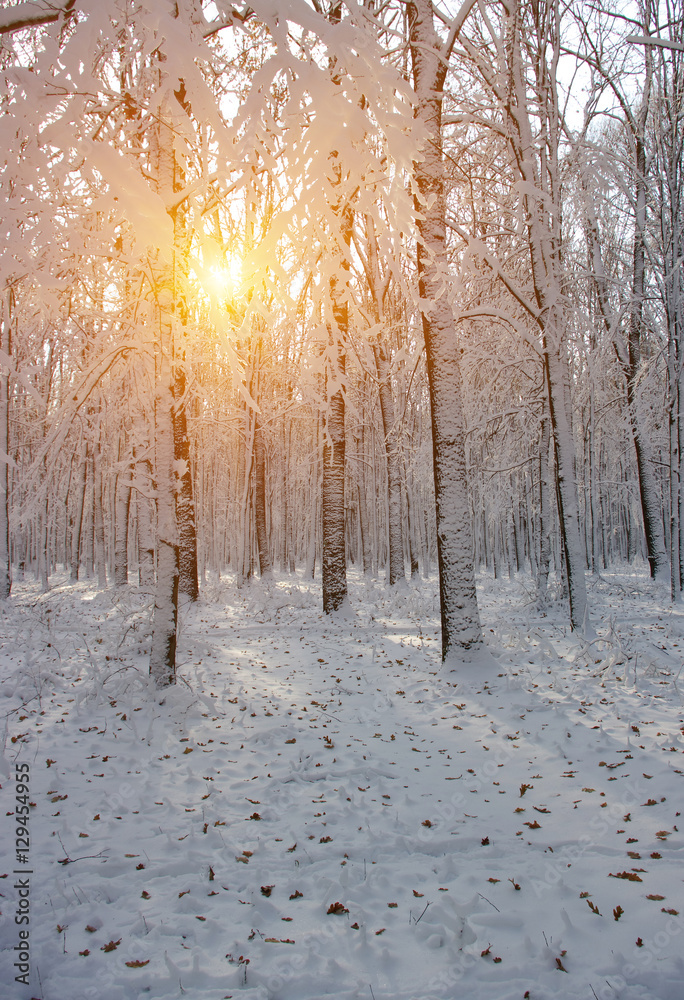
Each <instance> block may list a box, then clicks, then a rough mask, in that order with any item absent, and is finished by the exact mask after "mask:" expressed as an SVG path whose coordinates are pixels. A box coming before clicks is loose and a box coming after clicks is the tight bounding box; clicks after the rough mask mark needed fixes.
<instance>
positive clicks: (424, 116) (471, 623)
mask: <svg viewBox="0 0 684 1000" xmlns="http://www.w3.org/2000/svg"><path fill="white" fill-rule="evenodd" d="M408 10H409V37H410V46H411V59H412V64H413V86H414V90H415V94H416V111H415V114H416V117H417V118H418V119H419V120H420V122H421V124H422V126H423V128H424V129H425V131H426V133H427V140H426V142H425V145H424V149H423V159H421V160H420V161H419V162H418V163H416V164H415V183H416V187H417V195H416V210H417V212H418V213H419V214H418V221H417V225H418V231H419V241H418V281H419V292H420V302H421V315H422V323H423V336H424V338H425V351H426V357H427V374H428V385H429V391H430V403H431V408H432V454H433V468H434V480H435V514H436V520H437V559H438V563H439V594H440V608H441V618H442V659H443V660H444V659H446V658H447V656H448V655H449V653H450V652H452V651H454V652H457V651H459V650H467V649H470V648H473V647H478V646H479V645H480V644H481V643H482V632H481V628H480V618H479V611H478V606H477V595H476V591H475V573H474V569H473V541H472V529H471V519H470V509H469V504H468V490H467V480H466V464H465V423H464V418H463V407H462V401H461V372H460V367H459V353H458V346H457V337H456V328H455V323H454V317H453V313H452V310H451V306H450V304H449V300H448V296H447V294H446V288H445V281H446V277H447V273H448V261H447V252H446V226H445V212H446V203H445V196H444V175H443V163H442V137H441V111H442V94H443V89H444V80H445V76H446V69H447V61H446V59H445V55H444V53H443V52H442V50H441V46H440V42H439V38H438V36H437V33H436V31H435V28H434V24H433V13H432V4H431V3H430V0H415V2H413V3H410V4H409V5H408Z"/></svg>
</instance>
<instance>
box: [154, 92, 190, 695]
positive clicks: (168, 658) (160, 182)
mask: <svg viewBox="0 0 684 1000" xmlns="http://www.w3.org/2000/svg"><path fill="white" fill-rule="evenodd" d="M173 143H174V136H173V130H172V127H171V122H170V116H169V113H168V108H167V107H166V105H165V104H162V107H161V108H160V111H159V120H158V123H157V125H156V127H155V129H154V132H153V149H152V151H151V160H152V173H153V176H154V177H155V180H156V183H157V190H158V191H159V193H160V194H161V195H162V197H168V196H169V194H170V193H171V192H172V191H173V190H174V187H175V176H176V162H175V155H174V147H173ZM175 233H176V226H175V219H174V236H175ZM174 244H175V240H174ZM155 263H157V266H156V268H155V271H154V272H153V274H154V282H155V287H154V289H153V291H154V298H155V302H154V305H153V308H152V310H151V311H152V316H151V319H152V321H153V324H154V330H155V342H154V361H155V372H154V486H155V497H156V505H157V586H156V590H155V598H154V613H153V619H152V648H151V652H150V676H151V677H152V678H153V680H154V682H155V684H156V685H157V686H158V687H166V686H167V685H169V684H174V683H175V681H176V629H177V623H178V578H179V553H178V549H179V545H178V521H177V517H176V485H177V484H176V470H175V458H176V452H175V435H174V408H175V399H174V358H175V352H174V346H175V345H174V333H175V330H174V327H175V324H176V322H177V317H176V304H177V288H176V279H177V278H180V277H181V274H182V271H183V267H182V266H178V261H177V248H176V246H175V245H174V248H173V263H172V264H171V265H168V264H164V263H163V262H155Z"/></svg>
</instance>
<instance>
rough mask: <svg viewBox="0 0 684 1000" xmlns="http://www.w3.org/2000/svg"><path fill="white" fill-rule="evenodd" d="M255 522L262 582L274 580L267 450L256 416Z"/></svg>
mask: <svg viewBox="0 0 684 1000" xmlns="http://www.w3.org/2000/svg"><path fill="white" fill-rule="evenodd" d="M254 521H255V527H256V536H257V548H258V550H259V574H260V576H261V579H262V580H268V581H270V580H273V565H272V562H271V553H270V551H269V545H268V530H267V527H266V448H265V443H264V432H263V428H262V427H261V424H260V423H259V417H258V415H257V414H255V416H254Z"/></svg>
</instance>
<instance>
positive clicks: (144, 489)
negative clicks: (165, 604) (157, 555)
mask: <svg viewBox="0 0 684 1000" xmlns="http://www.w3.org/2000/svg"><path fill="white" fill-rule="evenodd" d="M135 478H136V481H137V482H138V484H139V485H138V490H137V492H136V496H135V513H136V522H137V525H138V585H139V586H140V587H153V586H154V581H155V574H154V509H153V506H152V503H151V501H150V499H149V496H150V494H151V493H152V463H151V462H150V460H149V459H148V458H143V459H139V460H138V461H137V462H136V472H135Z"/></svg>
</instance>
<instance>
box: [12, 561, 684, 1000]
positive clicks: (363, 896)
mask: <svg viewBox="0 0 684 1000" xmlns="http://www.w3.org/2000/svg"><path fill="white" fill-rule="evenodd" d="M53 582H54V583H55V586H54V587H53V589H52V590H51V591H50V593H48V594H46V595H44V596H41V595H40V593H39V591H38V589H37V588H36V587H35V586H34V585H33V584H32V583H17V584H15V588H14V592H13V596H12V598H11V600H10V601H9V602H8V603H7V604H6V605H4V606H2V607H0V628H1V635H2V650H1V653H0V671H1V673H0V696H1V698H0V704H2V710H3V715H5V717H6V719H7V726H6V740H5V752H4V763H5V769H4V774H3V776H2V779H1V780H2V796H3V798H2V812H3V824H4V826H3V829H2V838H1V843H2V851H3V857H4V863H3V866H2V872H4V873H6V874H2V882H1V883H0V892H1V893H2V898H1V899H0V906H1V909H2V918H1V921H2V922H1V924H0V948H1V949H2V951H1V952H0V963H1V965H0V982H2V983H5V984H10V991H9V996H10V997H13V996H15V995H16V996H17V997H27V998H29V997H38V998H40V1000H80V998H88V1000H91V998H93V1000H95V998H97V1000H120V998H126V1000H129V998H131V1000H132V998H135V1000H138V998H146V997H150V998H165V1000H166V998H176V997H188V998H192V1000H194V998H197V1000H222V998H225V997H234V998H245V1000H247V998H251V1000H256V998H259V1000H266V998H269V1000H308V998H311V1000H314V998H316V1000H320V998H321V997H324V996H334V997H339V998H352V997H353V998H357V997H358V998H363V1000H390V998H396V1000H399V998H401V1000H432V998H440V1000H442V998H444V1000H451V998H456V997H459V998H467V1000H523V998H524V997H529V998H530V1000H549V998H564V1000H566V998H567V1000H574V998H578V1000H579V998H582V1000H591V998H592V996H594V997H596V998H600V1000H604V998H605V1000H609V998H610V1000H612V998H617V997H619V998H624V1000H646V998H649V1000H656V998H657V1000H681V998H682V996H684V961H683V959H682V956H683V955H684V934H683V933H682V932H683V931H684V816H682V815H680V813H684V716H683V714H682V713H683V707H682V692H683V691H684V674H682V675H681V676H680V671H681V670H682V662H683V653H682V651H683V650H684V612H683V611H682V609H681V608H679V607H673V606H671V605H670V604H669V602H668V596H667V591H666V588H665V587H661V586H658V585H654V584H652V583H651V581H650V580H648V579H647V577H646V574H645V572H644V571H643V568H642V569H641V570H640V571H639V572H636V571H633V570H631V569H630V568H624V569H623V570H622V571H621V572H608V573H606V574H604V575H603V576H602V577H601V578H600V579H596V578H588V584H589V594H590V599H591V602H592V610H593V613H594V624H595V626H596V628H597V632H598V634H599V639H598V640H597V641H596V642H594V643H593V644H592V645H591V646H589V647H584V648H582V647H581V645H580V644H579V643H578V642H577V640H576V639H575V637H574V636H572V635H571V634H570V633H569V630H568V628H567V625H566V618H565V615H564V612H563V609H562V607H561V606H560V605H554V606H553V607H552V609H551V610H550V611H549V613H548V615H547V616H542V615H540V614H539V613H538V612H537V611H536V610H535V608H534V606H533V603H532V600H531V594H532V584H531V581H530V580H529V578H527V577H524V576H521V577H519V578H518V579H517V580H515V581H512V582H509V581H508V580H499V581H494V580H493V579H492V578H491V577H488V576H483V577H480V578H479V580H478V593H479V599H480V606H481V611H482V619H483V624H484V629H485V635H486V637H487V643H488V646H489V649H490V651H491V653H492V654H493V655H494V657H495V660H496V666H497V669H496V670H495V671H493V672H490V674H489V676H485V677H483V679H482V680H480V682H479V683H478V682H477V681H473V680H467V681H465V682H464V681H462V680H461V679H460V678H459V673H458V672H447V671H446V670H445V669H444V668H442V667H441V664H440V659H439V634H438V603H437V592H436V583H435V581H434V580H431V581H429V582H423V583H421V584H420V585H419V586H417V587H413V586H410V587H407V588H406V589H404V590H401V591H399V592H397V593H395V594H393V595H388V594H387V591H386V589H385V588H384V585H383V584H381V583H380V582H377V581H375V582H367V581H363V580H361V579H360V578H358V577H356V578H354V577H352V579H351V603H352V608H353V611H354V615H355V617H353V618H351V619H346V620H343V621H340V622H339V623H333V622H331V621H330V620H328V619H325V618H324V617H323V615H322V613H321V611H320V603H321V602H320V590H319V587H318V585H315V584H311V583H304V582H302V581H301V580H297V581H294V580H292V579H291V578H290V579H287V578H282V579H280V580H279V582H278V584H277V586H276V587H275V589H274V590H272V591H271V592H270V593H269V592H268V591H266V590H265V589H263V588H262V587H261V586H260V585H259V584H254V585H253V586H252V587H250V588H247V589H246V590H244V591H242V592H239V593H238V592H237V591H236V590H235V589H234V587H233V586H232V584H229V583H225V582H221V583H214V584H211V585H209V586H207V587H206V588H205V589H204V592H203V595H202V598H201V600H200V601H199V603H198V604H197V605H195V606H194V607H191V608H185V609H184V611H183V613H182V622H181V634H180V645H179V649H180V661H181V663H182V669H181V675H182V678H183V680H182V682H181V683H179V684H178V686H177V688H176V689H174V690H171V691H170V692H167V693H166V694H165V695H159V694H155V693H154V692H153V691H151V690H150V688H149V685H148V683H147V679H146V664H147V653H148V651H149V629H148V618H149V613H148V612H149V608H148V605H149V600H150V596H149V594H144V593H142V592H140V591H137V590H136V589H135V588H131V589H126V590H125V591H115V590H111V591H108V592H106V593H99V592H97V591H95V590H93V589H92V587H91V586H89V585H88V584H78V585H76V586H71V585H69V584H68V583H66V582H63V583H60V582H59V580H58V579H56V578H54V579H53ZM471 674H472V671H471ZM16 762H20V763H28V764H29V765H30V779H29V781H30V789H31V791H30V799H31V802H32V803H34V805H33V806H32V808H31V810H30V838H31V839H30V856H29V857H30V861H29V863H30V871H31V872H32V874H31V876H30V921H31V922H30V952H31V955H32V959H33V966H32V971H31V982H30V987H28V988H24V987H23V986H21V985H20V984H17V983H15V982H14V976H15V974H16V970H15V969H14V968H13V963H14V962H15V961H16V957H15V956H16V952H15V951H14V948H15V945H16V944H17V943H18V940H19V938H18V932H19V930H20V927H19V926H18V925H17V924H15V921H14V914H15V911H16V910H17V906H18V902H17V890H16V889H14V888H13V885H14V881H13V880H16V879H17V876H15V875H14V871H15V869H19V870H21V866H20V865H18V864H17V862H16V860H15V836H16V831H15V826H14V820H13V819H12V814H13V810H14V808H15V784H14V775H15V765H16ZM4 995H7V994H4Z"/></svg>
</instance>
